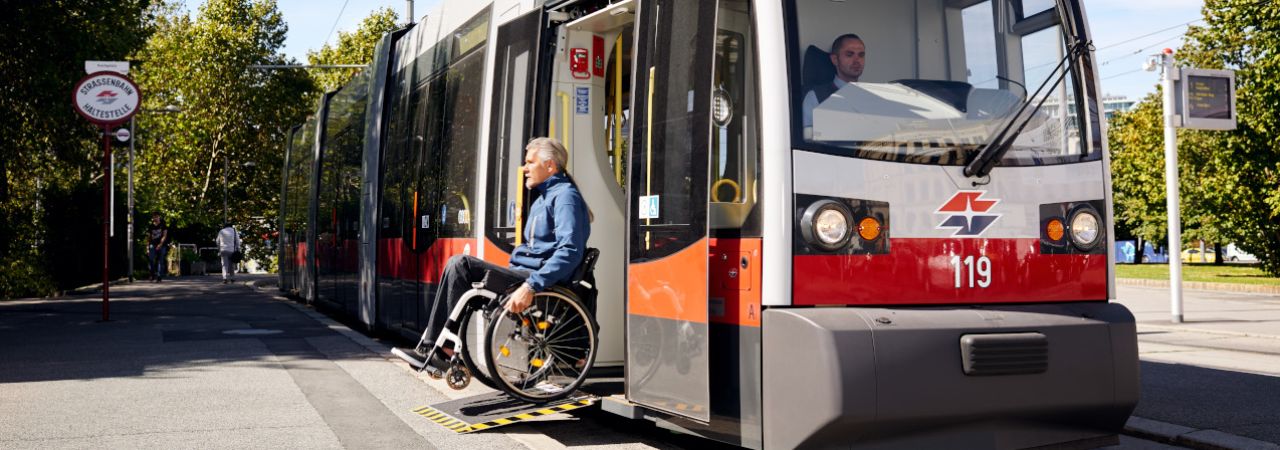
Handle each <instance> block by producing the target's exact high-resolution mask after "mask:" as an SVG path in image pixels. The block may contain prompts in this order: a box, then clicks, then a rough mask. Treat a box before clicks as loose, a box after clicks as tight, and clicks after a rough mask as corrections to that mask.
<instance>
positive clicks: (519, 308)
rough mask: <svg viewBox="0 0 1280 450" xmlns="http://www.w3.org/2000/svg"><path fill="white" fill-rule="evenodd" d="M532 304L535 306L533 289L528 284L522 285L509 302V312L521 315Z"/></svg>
mask: <svg viewBox="0 0 1280 450" xmlns="http://www.w3.org/2000/svg"><path fill="white" fill-rule="evenodd" d="M531 304H533V288H530V287H529V284H528V283H525V284H521V285H520V287H519V288H517V289H516V291H515V292H512V293H511V296H510V297H509V299H508V300H507V311H510V312H513V313H517V314H519V313H521V312H523V311H524V310H525V308H528V307H529V305H531Z"/></svg>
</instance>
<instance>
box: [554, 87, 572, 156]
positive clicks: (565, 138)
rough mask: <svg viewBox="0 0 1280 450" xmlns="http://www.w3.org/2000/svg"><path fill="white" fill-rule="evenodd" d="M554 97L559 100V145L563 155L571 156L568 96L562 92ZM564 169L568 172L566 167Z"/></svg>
mask: <svg viewBox="0 0 1280 450" xmlns="http://www.w3.org/2000/svg"><path fill="white" fill-rule="evenodd" d="M556 97H559V98H560V120H561V124H560V143H561V144H564V152H565V153H569V154H572V153H571V152H570V151H569V141H572V140H573V139H572V138H570V137H569V125H570V123H569V122H570V120H569V118H570V116H569V94H568V93H565V92H564V91H559V92H556ZM569 160H570V161H573V158H570V159H569ZM565 169H566V170H568V168H567V167H566V168H565Z"/></svg>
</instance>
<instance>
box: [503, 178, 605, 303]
mask: <svg viewBox="0 0 1280 450" xmlns="http://www.w3.org/2000/svg"><path fill="white" fill-rule="evenodd" d="M534 190H535V191H536V192H537V194H538V196H537V198H536V199H535V200H534V201H533V205H531V206H530V207H529V213H528V214H527V215H525V219H524V243H522V244H520V246H519V247H516V249H515V251H513V252H511V268H513V269H522V270H527V271H530V272H533V273H532V274H531V275H529V279H528V280H527V281H528V283H529V287H531V288H533V290H534V291H535V292H542V291H544V290H546V289H547V288H548V287H551V286H554V285H555V284H556V283H559V282H561V281H565V280H567V279H569V277H570V276H572V275H573V271H574V269H577V268H578V263H581V262H582V256H583V255H584V254H586V252H587V237H588V236H590V235H591V221H590V219H589V218H588V216H587V214H588V213H587V202H586V201H585V200H583V199H582V194H581V193H580V192H578V188H577V187H576V186H574V185H573V183H571V182H570V181H569V178H568V177H566V176H565V175H563V174H555V175H552V176H550V177H548V178H547V180H546V181H543V182H542V184H540V185H538V186H537V187H535V188H534Z"/></svg>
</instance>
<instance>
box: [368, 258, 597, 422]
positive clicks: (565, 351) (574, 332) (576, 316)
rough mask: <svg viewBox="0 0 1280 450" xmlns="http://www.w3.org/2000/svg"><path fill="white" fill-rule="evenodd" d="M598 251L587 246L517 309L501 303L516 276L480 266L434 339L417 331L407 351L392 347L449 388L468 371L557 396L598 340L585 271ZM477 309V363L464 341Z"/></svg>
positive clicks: (535, 399)
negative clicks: (567, 271)
mask: <svg viewBox="0 0 1280 450" xmlns="http://www.w3.org/2000/svg"><path fill="white" fill-rule="evenodd" d="M599 257H600V252H599V250H596V249H594V248H589V249H587V252H586V255H584V257H583V260H582V263H580V264H579V265H578V268H577V269H576V270H575V271H574V273H573V276H571V277H570V279H569V280H568V281H566V282H564V283H562V284H559V285H556V286H553V287H551V288H550V289H547V290H545V291H543V292H538V293H535V294H534V296H533V301H532V303H531V304H530V306H529V307H528V308H526V309H525V310H524V311H522V312H520V313H518V314H516V313H510V312H507V311H506V310H505V308H504V306H505V305H506V302H507V299H508V295H510V294H511V292H513V291H514V290H515V288H516V287H518V286H519V285H520V283H522V282H523V280H521V279H515V278H512V277H510V276H507V275H505V274H502V273H500V272H487V273H486V274H485V276H484V279H483V280H481V281H479V282H476V283H472V285H471V287H472V288H471V290H468V291H467V292H465V293H464V294H463V295H462V298H460V299H459V300H458V303H457V304H456V305H454V307H453V309H452V310H451V311H450V312H449V318H448V319H447V320H446V321H445V325H444V329H443V330H441V331H440V335H439V336H437V337H436V338H435V339H434V341H432V340H431V338H430V336H427V331H426V330H424V331H423V334H422V337H421V338H420V339H419V340H418V344H417V346H415V347H414V350H413V354H410V353H409V352H406V351H403V350H401V349H399V348H396V349H393V350H392V353H394V354H395V355H396V356H398V357H400V358H401V359H404V360H405V361H407V362H409V363H410V364H411V365H413V366H414V367H416V368H417V369H418V371H420V372H426V373H427V376H430V377H431V378H433V379H444V380H445V383H446V384H448V385H449V387H450V388H453V389H457V390H461V389H465V388H466V387H467V386H468V385H470V383H471V380H472V379H473V378H474V379H476V380H479V381H480V382H481V383H482V384H484V385H486V386H489V387H491V388H494V389H498V390H500V391H503V392H506V393H507V394H509V395H511V396H512V397H515V398H518V399H520V400H523V401H526V402H530V403H539V404H540V403H547V402H551V401H555V400H559V399H561V398H564V397H566V396H568V395H569V394H572V393H573V392H574V391H575V390H577V388H578V387H579V386H581V385H582V383H583V381H585V380H586V377H587V374H588V372H590V370H591V366H592V364H594V362H595V357H596V350H597V347H598V346H599V340H600V338H599V328H600V326H599V324H598V323H597V322H596V320H595V311H594V308H592V307H591V306H594V304H595V296H596V289H595V286H594V285H593V284H592V283H593V282H594V275H593V273H592V272H593V270H594V269H595V264H596V260H598V259H599ZM476 313H480V316H479V317H481V318H483V319H484V323H485V324H486V326H485V329H484V332H483V334H481V336H480V340H479V341H478V342H475V343H474V344H478V345H474V347H476V348H479V349H480V350H481V356H482V359H480V360H479V361H483V362H484V366H480V365H478V364H477V362H478V360H477V358H476V356H477V355H475V354H473V353H472V348H473V343H470V342H467V341H468V339H467V337H468V336H469V327H471V326H473V322H474V320H473V319H474V318H475V317H476V316H475V314H476ZM428 342H430V343H431V344H430V345H429V344H428Z"/></svg>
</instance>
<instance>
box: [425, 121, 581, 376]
mask: <svg viewBox="0 0 1280 450" xmlns="http://www.w3.org/2000/svg"><path fill="white" fill-rule="evenodd" d="M525 150H526V152H525V159H524V165H523V166H522V167H521V169H520V170H521V171H523V173H524V177H525V187H527V188H529V189H530V190H531V191H533V195H534V200H533V204H532V205H531V207H530V208H529V211H528V213H527V214H525V216H524V217H525V219H524V238H525V239H524V241H523V243H522V244H520V245H519V246H517V247H516V248H515V250H514V251H513V252H512V254H511V265H510V267H501V266H497V265H494V264H490V263H488V262H485V261H484V260H481V259H479V258H475V257H472V256H469V255H459V256H455V257H453V258H451V259H450V260H449V263H448V265H447V266H446V267H445V269H444V272H443V273H442V274H441V282H440V286H439V288H438V289H437V291H436V296H435V299H434V300H433V303H432V307H431V313H430V315H429V316H428V323H427V328H426V330H424V331H423V334H422V340H421V341H420V342H419V343H418V346H417V347H416V348H415V349H414V351H415V353H417V355H416V356H417V357H418V358H421V359H422V360H423V367H422V369H423V370H425V371H427V372H428V374H430V375H432V376H433V377H439V376H447V378H448V381H449V385H450V386H451V387H455V388H459V389H460V387H459V385H461V386H463V387H465V385H466V383H467V382H469V380H470V377H471V375H473V374H472V373H471V372H472V371H475V369H474V367H473V365H474V362H473V361H472V358H473V357H476V354H473V353H467V352H468V351H471V352H474V351H475V350H472V349H470V348H467V349H457V348H455V346H456V345H462V342H461V340H462V339H466V337H465V336H461V335H463V334H465V326H466V325H465V324H466V323H467V322H468V320H469V314H470V309H468V308H470V307H474V306H471V305H466V306H467V307H464V308H462V309H459V308H458V304H459V302H460V301H464V297H466V299H465V301H467V302H470V301H471V300H472V299H475V298H476V297H479V296H484V297H486V298H487V299H488V300H490V301H502V300H503V299H504V298H505V303H503V306H502V311H498V313H500V314H501V315H500V316H498V317H497V318H496V319H495V320H493V323H492V324H490V325H489V327H488V329H486V333H485V336H486V337H485V339H486V342H488V343H489V345H488V346H487V347H488V348H485V349H482V350H483V351H484V352H485V356H486V359H485V361H486V366H487V370H485V371H487V372H488V373H487V374H486V373H484V372H485V371H479V372H477V373H475V374H474V375H475V376H476V378H477V379H479V380H481V381H482V382H484V383H485V384H488V385H490V386H492V387H497V388H499V389H502V390H504V391H507V392H508V393H512V394H513V395H515V396H517V397H521V398H525V399H527V400H531V401H545V400H546V399H547V397H548V396H549V395H550V394H552V393H556V394H558V393H560V389H558V388H563V389H564V390H571V389H572V388H575V387H576V386H577V385H578V384H579V383H580V382H581V381H580V380H581V378H583V377H584V376H585V371H586V369H587V368H588V367H587V366H589V364H590V361H591V360H593V359H594V356H595V355H594V348H595V341H596V336H595V323H594V317H593V316H592V315H591V313H590V311H589V309H593V308H589V306H587V305H584V303H585V302H587V301H589V300H590V299H584V298H579V296H580V295H581V294H580V293H579V292H580V290H579V289H577V286H574V287H572V288H571V289H568V290H566V289H564V288H563V287H557V284H562V283H565V282H568V281H570V280H571V279H573V281H574V282H575V283H578V284H582V285H584V286H588V287H590V284H589V281H587V282H582V281H584V280H578V279H576V278H582V277H583V276H584V274H583V273H582V272H583V271H584V270H583V267H586V266H590V265H592V264H593V263H594V258H595V254H592V255H591V257H590V258H588V260H589V261H588V262H587V263H585V264H584V257H586V255H587V254H588V249H587V238H588V237H589V236H590V234H591V224H590V210H589V209H588V207H587V204H586V201H585V200H583V198H582V194H581V193H580V192H579V191H578V188H577V186H576V185H575V184H574V182H573V180H572V178H570V177H569V175H568V173H566V172H565V166H566V165H567V163H568V158H569V155H568V152H567V151H566V150H565V148H564V145H563V144H561V143H560V142H559V141H557V140H555V139H551V138H546V137H540V138H535V139H533V140H532V141H530V142H529V144H528V145H527V146H526V147H525ZM596 254H598V253H596ZM585 270H586V271H587V272H588V273H587V274H585V276H588V277H589V276H590V274H589V271H590V267H586V269H585ZM517 283H518V284H519V286H518V287H515V286H516V284H517ZM513 287H514V289H512V288H513ZM478 293H480V295H477V294H478ZM468 294H470V295H469V296H468ZM504 294H505V296H504ZM566 294H567V295H566ZM535 298H537V299H540V300H538V302H537V303H536V304H535ZM501 319H506V320H505V322H504V320H501ZM584 329H585V330H588V331H587V334H586V335H583V334H582V333H583V331H582V330H584ZM442 333H443V336H442ZM556 339H559V340H560V341H556ZM566 340H571V341H575V342H568V343H566ZM583 341H585V343H587V344H589V345H587V346H583V345H582V344H583ZM433 344H434V346H433ZM579 347H581V349H580V350H581V351H579V352H572V351H568V350H566V349H569V350H574V349H578V348H579ZM455 350H458V353H462V354H461V355H458V356H455ZM579 353H580V354H579ZM570 354H572V356H571V355H570ZM513 355H518V356H513ZM504 357H505V358H506V359H507V360H508V361H504V360H503V359H504ZM515 359H519V363H518V364H517V363H513V362H511V361H509V360H515ZM460 360H465V362H466V364H465V366H463V365H462V364H460ZM464 369H465V370H464ZM566 372H576V373H566ZM491 378H492V379H491ZM558 379H559V380H563V382H559V383H558V384H557V382H556V380H558ZM521 392H525V393H526V394H527V395H525V396H522V395H520V393H521ZM564 393H567V392H564Z"/></svg>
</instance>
